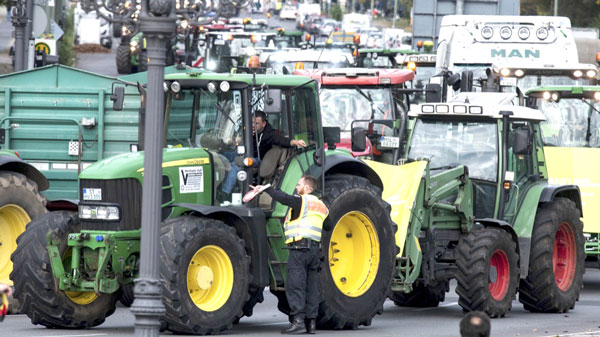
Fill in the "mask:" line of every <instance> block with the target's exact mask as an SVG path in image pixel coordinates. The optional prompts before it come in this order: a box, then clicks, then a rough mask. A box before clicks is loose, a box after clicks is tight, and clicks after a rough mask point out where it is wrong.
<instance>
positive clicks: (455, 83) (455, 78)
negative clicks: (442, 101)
mask: <svg viewBox="0 0 600 337" xmlns="http://www.w3.org/2000/svg"><path fill="white" fill-rule="evenodd" d="M460 77H461V76H460V74H452V75H450V77H449V78H448V85H449V86H451V87H452V90H454V91H458V90H459V89H460Z"/></svg>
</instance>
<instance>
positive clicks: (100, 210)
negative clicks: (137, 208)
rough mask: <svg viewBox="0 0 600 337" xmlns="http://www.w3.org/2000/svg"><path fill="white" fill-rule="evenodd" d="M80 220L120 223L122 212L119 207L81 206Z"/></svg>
mask: <svg viewBox="0 0 600 337" xmlns="http://www.w3.org/2000/svg"><path fill="white" fill-rule="evenodd" d="M79 218H80V219H86V220H102V221H119V220H120V219H121V212H120V210H119V207H118V206H110V205H106V206H103V205H79Z"/></svg>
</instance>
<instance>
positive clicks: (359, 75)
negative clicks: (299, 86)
mask: <svg viewBox="0 0 600 337" xmlns="http://www.w3.org/2000/svg"><path fill="white" fill-rule="evenodd" d="M294 74H295V75H302V76H307V77H310V78H312V79H314V80H316V81H318V82H319V83H321V84H322V85H381V84H390V85H394V84H402V83H404V82H406V81H411V80H412V79H413V78H414V77H415V73H414V72H413V71H412V70H405V69H367V68H338V69H315V70H296V71H295V72H294Z"/></svg>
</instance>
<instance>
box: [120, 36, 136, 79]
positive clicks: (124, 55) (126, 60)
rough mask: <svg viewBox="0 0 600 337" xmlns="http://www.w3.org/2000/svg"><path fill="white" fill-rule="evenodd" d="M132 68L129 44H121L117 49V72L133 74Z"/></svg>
mask: <svg viewBox="0 0 600 337" xmlns="http://www.w3.org/2000/svg"><path fill="white" fill-rule="evenodd" d="M132 68H133V66H132V65H131V54H130V52H129V44H124V43H121V44H120V45H119V46H118V47H117V72H118V73H119V74H131V70H132Z"/></svg>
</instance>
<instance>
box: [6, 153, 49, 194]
mask: <svg viewBox="0 0 600 337" xmlns="http://www.w3.org/2000/svg"><path fill="white" fill-rule="evenodd" d="M0 170H1V171H11V172H17V173H21V174H22V175H24V176H26V177H27V178H28V179H31V180H33V181H35V183H36V184H37V185H38V191H45V190H47V189H48V187H50V183H49V182H48V179H46V177H44V175H43V174H42V173H41V172H40V171H39V170H38V169H37V168H35V167H34V166H33V165H31V164H29V163H26V162H25V161H24V160H22V159H21V158H18V157H13V156H8V155H0Z"/></svg>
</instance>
